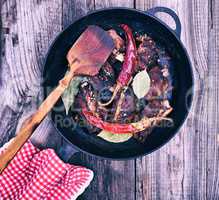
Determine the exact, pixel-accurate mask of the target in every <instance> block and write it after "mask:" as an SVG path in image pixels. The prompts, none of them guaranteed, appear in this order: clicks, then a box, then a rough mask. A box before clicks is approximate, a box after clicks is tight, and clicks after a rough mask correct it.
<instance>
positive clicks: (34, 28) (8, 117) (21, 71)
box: [0, 0, 62, 147]
mask: <svg viewBox="0 0 219 200" xmlns="http://www.w3.org/2000/svg"><path fill="white" fill-rule="evenodd" d="M61 8H62V1H61V0H55V1H53V2H51V1H25V0H23V1H16V0H8V1H4V2H2V9H1V17H2V29H3V32H2V41H3V42H2V49H1V54H2V55H3V56H2V59H1V69H2V70H1V81H2V84H1V92H2V93H1V94H2V96H3V97H4V98H3V99H1V101H2V103H1V110H0V111H1V112H0V113H1V119H2V118H3V120H2V122H1V125H0V127H1V133H0V134H1V144H2V143H4V142H5V141H7V140H8V138H9V137H11V136H12V135H13V134H14V133H15V129H16V127H17V124H20V123H19V122H22V121H23V120H24V118H26V117H27V116H28V115H30V113H32V112H34V110H36V108H37V106H38V104H39V100H40V98H42V88H41V82H42V78H41V77H42V67H43V62H44V58H45V55H46V52H47V49H48V46H49V44H50V43H51V42H52V40H53V38H54V37H55V36H56V34H57V33H58V32H59V31H60V30H61V29H62V9H61ZM18 119H19V120H18ZM18 127H19V125H18ZM50 127H51V124H50V121H49V120H48V119H46V120H45V121H44V122H43V124H42V125H41V127H39V129H37V131H36V132H35V133H34V136H33V137H32V139H33V140H34V141H35V142H36V143H42V142H43V143H44V145H45V146H53V147H55V146H54V144H56V145H57V144H59V143H58V141H60V136H59V135H58V134H57V136H56V132H55V130H54V129H51V128H50ZM42 129H43V131H42ZM7 132H8V133H7ZM51 132H54V135H53V137H52V138H53V140H51V139H49V138H51V137H49V135H51Z"/></svg>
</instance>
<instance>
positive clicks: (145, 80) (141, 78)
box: [132, 70, 151, 99]
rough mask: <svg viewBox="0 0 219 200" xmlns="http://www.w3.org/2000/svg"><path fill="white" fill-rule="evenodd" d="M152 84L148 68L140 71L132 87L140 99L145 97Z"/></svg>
mask: <svg viewBox="0 0 219 200" xmlns="http://www.w3.org/2000/svg"><path fill="white" fill-rule="evenodd" d="M150 85H151V80H150V77H149V75H148V73H147V71H146V70H143V71H140V72H138V73H137V74H136V75H135V77H134V79H133V82H132V88H133V91H134V93H135V95H136V96H137V97H138V99H141V98H143V97H144V96H145V95H146V94H147V93H148V91H149V89H150Z"/></svg>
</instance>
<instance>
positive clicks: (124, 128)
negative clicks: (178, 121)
mask: <svg viewBox="0 0 219 200" xmlns="http://www.w3.org/2000/svg"><path fill="white" fill-rule="evenodd" d="M81 106H82V113H83V114H84V116H85V118H86V119H87V121H88V122H89V123H90V124H92V125H94V126H96V127H98V128H100V129H103V130H106V131H109V132H112V133H117V134H125V133H137V132H140V131H143V130H145V129H147V128H149V127H152V126H153V125H154V124H155V123H157V122H159V121H162V120H170V119H169V118H165V117H153V118H143V119H141V120H140V121H138V122H135V123H130V124H118V123H110V122H106V121H103V120H102V119H101V118H100V117H98V116H97V115H96V114H95V113H93V112H91V111H88V109H87V107H86V105H85V104H84V103H83V102H81ZM171 111H172V109H170V110H168V112H167V111H166V113H165V116H166V115H167V114H169V113H170V112H171Z"/></svg>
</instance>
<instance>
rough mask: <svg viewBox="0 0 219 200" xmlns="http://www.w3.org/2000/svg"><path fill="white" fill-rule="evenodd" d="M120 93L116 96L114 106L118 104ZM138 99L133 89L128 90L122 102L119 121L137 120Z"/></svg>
mask: <svg viewBox="0 0 219 200" xmlns="http://www.w3.org/2000/svg"><path fill="white" fill-rule="evenodd" d="M118 100H119V95H118V96H117V97H116V99H115V102H114V104H113V107H116V106H118ZM135 115H136V99H135V96H134V94H133V91H132V90H130V89H129V90H127V91H126V92H125V97H124V99H123V102H122V104H121V111H120V114H119V116H118V119H117V121H118V122H120V123H124V122H126V123H128V122H129V123H130V122H134V121H136V119H135Z"/></svg>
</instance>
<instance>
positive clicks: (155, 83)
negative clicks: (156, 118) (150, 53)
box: [145, 66, 170, 101]
mask: <svg viewBox="0 0 219 200" xmlns="http://www.w3.org/2000/svg"><path fill="white" fill-rule="evenodd" d="M148 74H149V76H150V79H151V87H150V90H149V92H148V93H147V95H146V96H145V98H146V99H147V100H148V101H149V100H153V99H164V98H165V97H164V96H165V93H166V92H167V90H168V87H170V83H169V81H168V79H167V78H166V77H164V75H163V72H162V70H161V68H160V67H158V66H155V67H153V68H152V69H151V70H149V72H148Z"/></svg>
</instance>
